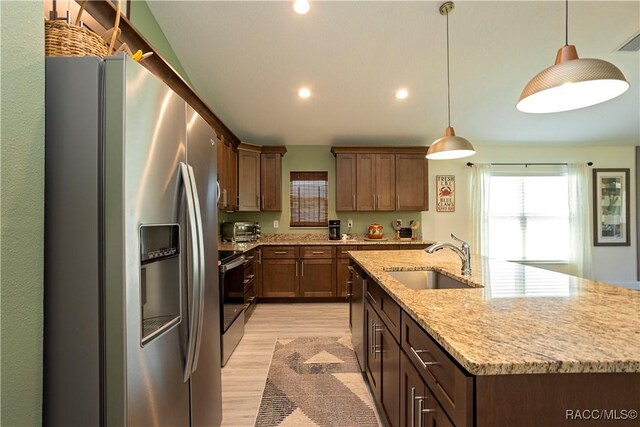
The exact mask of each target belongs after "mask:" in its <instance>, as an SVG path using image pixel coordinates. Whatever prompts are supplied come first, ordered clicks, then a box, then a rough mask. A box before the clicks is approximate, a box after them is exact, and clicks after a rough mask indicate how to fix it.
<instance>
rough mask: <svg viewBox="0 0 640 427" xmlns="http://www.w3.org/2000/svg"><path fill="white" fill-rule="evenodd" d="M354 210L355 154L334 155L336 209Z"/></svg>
mask: <svg viewBox="0 0 640 427" xmlns="http://www.w3.org/2000/svg"><path fill="white" fill-rule="evenodd" d="M355 210H356V155H355V154H338V155H336V211H338V212H340V211H355Z"/></svg>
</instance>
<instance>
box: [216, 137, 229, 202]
mask: <svg viewBox="0 0 640 427" xmlns="http://www.w3.org/2000/svg"><path fill="white" fill-rule="evenodd" d="M216 150H217V153H216V154H217V164H218V184H220V201H219V202H218V209H220V210H226V209H227V200H228V194H227V145H226V144H225V143H224V141H222V140H220V139H219V140H218V142H217V144H216Z"/></svg>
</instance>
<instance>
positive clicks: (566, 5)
mask: <svg viewBox="0 0 640 427" xmlns="http://www.w3.org/2000/svg"><path fill="white" fill-rule="evenodd" d="M564 45H565V46H568V45H569V0H565V2H564Z"/></svg>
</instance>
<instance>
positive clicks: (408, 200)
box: [395, 154, 429, 211]
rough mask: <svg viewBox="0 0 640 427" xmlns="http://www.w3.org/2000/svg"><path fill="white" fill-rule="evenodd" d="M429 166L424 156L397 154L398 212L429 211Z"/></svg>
mask: <svg viewBox="0 0 640 427" xmlns="http://www.w3.org/2000/svg"><path fill="white" fill-rule="evenodd" d="M428 182H429V164H428V161H427V159H426V157H425V156H424V155H422V154H396V182H395V185H396V210H398V211H427V210H429V185H428Z"/></svg>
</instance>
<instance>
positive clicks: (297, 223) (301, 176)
mask: <svg viewBox="0 0 640 427" xmlns="http://www.w3.org/2000/svg"><path fill="white" fill-rule="evenodd" d="M327 175H328V174H327V172H291V175H290V178H291V187H290V193H289V196H290V197H289V200H290V201H291V202H290V203H291V209H290V211H291V220H290V226H291V227H326V226H327V217H328V213H327V210H328V208H329V203H328V199H327V197H328V196H327V191H328V182H327V181H328V177H327Z"/></svg>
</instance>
